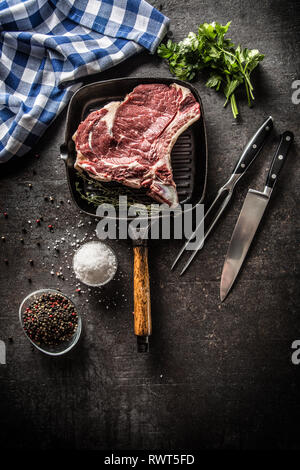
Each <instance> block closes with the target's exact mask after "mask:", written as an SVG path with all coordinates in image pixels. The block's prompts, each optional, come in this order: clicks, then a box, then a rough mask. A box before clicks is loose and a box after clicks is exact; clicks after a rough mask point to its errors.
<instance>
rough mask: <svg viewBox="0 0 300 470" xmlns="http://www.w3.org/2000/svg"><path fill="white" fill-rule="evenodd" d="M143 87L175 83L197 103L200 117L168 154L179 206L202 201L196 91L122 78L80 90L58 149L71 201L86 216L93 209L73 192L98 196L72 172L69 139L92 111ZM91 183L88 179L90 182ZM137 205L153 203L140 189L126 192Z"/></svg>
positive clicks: (203, 151)
mask: <svg viewBox="0 0 300 470" xmlns="http://www.w3.org/2000/svg"><path fill="white" fill-rule="evenodd" d="M142 83H164V84H166V85H170V84H171V83H178V84H179V85H182V86H185V87H187V88H189V89H190V90H191V91H192V92H193V94H194V96H195V98H196V99H197V101H198V102H199V103H200V108H201V117H200V119H199V120H198V121H197V122H195V123H194V124H193V125H192V126H191V127H189V128H188V129H187V130H186V131H185V132H184V133H183V134H181V136H180V137H179V138H178V139H177V141H176V143H175V145H174V147H173V149H172V153H171V164H172V170H173V177H174V181H175V183H176V188H177V193H178V197H179V202H180V204H184V203H191V204H195V203H196V202H200V201H202V199H203V197H204V192H205V184H206V172H207V145H206V131H205V124H204V116H203V107H202V103H201V99H200V96H199V94H198V92H197V90H196V89H195V88H194V87H193V86H192V85H190V84H188V83H185V82H182V81H180V80H175V79H166V78H153V79H152V78H144V79H142V78H123V79H115V80H109V81H105V82H97V83H92V84H90V85H86V86H84V87H82V88H80V89H79V90H78V91H77V92H76V93H75V94H74V96H73V97H72V99H71V101H70V104H69V109H68V115H67V123H66V136H65V143H64V144H63V145H62V146H61V154H62V158H63V159H64V160H65V162H66V170H67V178H68V182H69V187H70V191H71V194H72V197H73V200H74V201H75V203H76V204H77V206H78V207H79V208H80V210H82V211H84V212H85V213H88V214H89V215H93V216H95V215H96V209H97V208H96V207H95V206H94V205H93V204H89V203H88V202H87V201H86V200H84V199H83V198H82V197H81V196H80V194H79V192H78V191H77V189H76V184H77V185H78V186H79V188H80V191H81V193H82V194H84V195H86V194H87V193H88V192H93V193H94V194H97V189H95V187H94V186H92V187H90V185H89V184H88V182H87V181H86V180H85V179H83V178H80V177H79V176H78V172H77V170H75V169H74V163H75V160H76V152H75V144H74V142H73V140H72V136H73V134H74V132H75V131H76V129H77V127H78V125H79V124H80V122H81V121H83V120H84V119H85V118H86V117H87V116H88V115H89V114H90V113H91V112H92V111H95V110H98V109H100V108H101V107H103V106H105V104H107V103H108V102H110V101H120V100H123V99H124V98H125V96H126V94H128V93H130V92H131V91H132V90H133V88H135V87H136V86H137V85H140V84H142ZM90 179H91V178H90ZM102 184H104V185H105V186H106V187H107V189H109V188H114V189H116V188H119V189H120V193H122V189H123V188H124V186H123V185H121V184H119V183H117V182H105V183H102ZM129 190H130V193H131V194H132V195H133V196H134V199H136V202H138V203H143V204H151V203H155V201H154V200H153V199H152V198H149V197H148V196H147V195H146V191H145V190H143V189H134V188H129Z"/></svg>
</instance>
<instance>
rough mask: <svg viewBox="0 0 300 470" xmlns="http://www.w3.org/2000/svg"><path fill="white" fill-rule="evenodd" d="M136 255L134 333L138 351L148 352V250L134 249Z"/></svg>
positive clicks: (149, 320) (149, 327)
mask: <svg viewBox="0 0 300 470" xmlns="http://www.w3.org/2000/svg"><path fill="white" fill-rule="evenodd" d="M133 253H134V267H133V279H134V285H133V287H134V333H135V335H136V336H137V342H138V351H139V352H147V351H148V337H149V336H150V335H151V333H152V323H151V301H150V282H149V267H148V248H147V246H145V245H138V246H134V247H133Z"/></svg>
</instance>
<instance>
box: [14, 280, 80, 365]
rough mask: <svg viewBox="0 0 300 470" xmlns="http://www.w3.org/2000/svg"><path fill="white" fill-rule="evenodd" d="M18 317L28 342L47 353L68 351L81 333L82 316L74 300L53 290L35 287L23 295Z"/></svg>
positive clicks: (54, 353) (57, 354) (59, 353)
mask: <svg viewBox="0 0 300 470" xmlns="http://www.w3.org/2000/svg"><path fill="white" fill-rule="evenodd" d="M19 319H20V323H21V326H22V328H23V331H24V333H25V335H26V337H27V338H28V339H29V341H30V342H31V343H32V344H33V345H34V346H35V347H36V348H37V349H38V350H39V351H41V352H43V353H45V354H48V355H50V356H60V355H62V354H65V353H67V352H68V351H70V350H71V349H72V348H73V347H74V346H75V344H76V343H77V342H78V340H79V338H80V335H81V329H82V321H81V316H80V315H79V313H78V311H77V309H76V307H75V305H74V303H73V302H72V300H71V299H69V297H67V296H66V295H65V294H62V293H61V292H59V291H57V290H55V289H41V290H37V291H35V292H32V293H31V294H29V295H28V296H27V297H25V299H24V300H23V302H22V303H21V305H20V308H19Z"/></svg>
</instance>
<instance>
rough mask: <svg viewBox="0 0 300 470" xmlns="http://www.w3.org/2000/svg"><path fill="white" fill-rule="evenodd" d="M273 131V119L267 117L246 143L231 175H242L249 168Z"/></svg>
mask: <svg viewBox="0 0 300 470" xmlns="http://www.w3.org/2000/svg"><path fill="white" fill-rule="evenodd" d="M272 129H273V118H272V116H269V117H268V119H266V121H265V122H264V123H263V124H262V125H261V126H260V128H259V129H258V131H257V132H256V133H255V134H254V136H253V137H252V139H251V140H250V141H249V142H248V144H247V146H246V148H245V150H244V151H243V153H242V156H241V158H240V159H239V161H238V162H237V164H236V166H235V168H234V170H233V172H232V173H233V174H240V175H242V174H243V173H245V171H246V170H247V169H248V168H249V166H250V165H251V163H252V162H253V161H254V160H255V158H256V157H257V155H258V154H259V152H260V150H261V149H262V147H263V145H264V143H265V141H266V139H267V137H268V136H269V135H270V133H271V131H272Z"/></svg>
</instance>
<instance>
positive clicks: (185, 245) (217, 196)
mask: <svg viewBox="0 0 300 470" xmlns="http://www.w3.org/2000/svg"><path fill="white" fill-rule="evenodd" d="M222 193H223V188H221V189H220V190H219V191H218V193H217V195H216V197H215V199H214V200H213V202H212V203H211V205H210V206H209V208H208V210H207V211H206V213H205V215H204V217H203V218H202V219H201V220H200V222H199V224H198V225H197V227H196V229H195V230H194V232H193V233H192V235H191V236H190V238H189V239H188V240H187V241H186V242H185V244H184V245H183V247H182V248H181V250H180V251H179V253H178V255H177V257H176V259H175V260H174V262H173V264H172V266H171V271H172V270H173V269H174V267H175V266H176V264H177V263H178V261H179V259H180V258H181V256H182V254H183V253H184V251H185V250H186V247H187V246H188V244H189V243H190V241H191V240H192V239H193V238H194V237H195V235H196V233H197V231H198V230H199V228H200V227H201V225H202V224H203V223H204V220H205V217H206V216H207V215H208V214H209V213H210V211H211V209H212V208H213V207H214V205H215V203H216V202H217V201H218V199H219V197H220V196H221V194H222ZM203 242H204V240H203ZM201 248H202V247H201ZM198 249H199V248H198Z"/></svg>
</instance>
